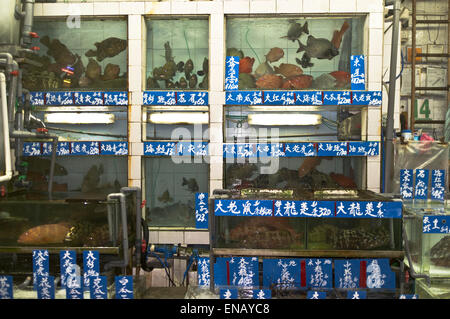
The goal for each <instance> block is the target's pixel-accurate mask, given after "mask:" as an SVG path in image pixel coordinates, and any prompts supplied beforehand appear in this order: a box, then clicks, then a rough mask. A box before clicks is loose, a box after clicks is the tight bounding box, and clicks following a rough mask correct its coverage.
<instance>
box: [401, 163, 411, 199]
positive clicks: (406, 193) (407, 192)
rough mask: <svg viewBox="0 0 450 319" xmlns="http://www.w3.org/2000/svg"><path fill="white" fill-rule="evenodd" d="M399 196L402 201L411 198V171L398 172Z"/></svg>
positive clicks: (402, 170)
mask: <svg viewBox="0 0 450 319" xmlns="http://www.w3.org/2000/svg"><path fill="white" fill-rule="evenodd" d="M400 195H401V196H402V199H412V198H413V170H412V169H401V170H400Z"/></svg>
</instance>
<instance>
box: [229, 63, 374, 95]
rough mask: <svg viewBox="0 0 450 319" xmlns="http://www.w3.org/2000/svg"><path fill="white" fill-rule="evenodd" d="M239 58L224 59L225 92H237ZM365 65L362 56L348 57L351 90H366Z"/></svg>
mask: <svg viewBox="0 0 450 319" xmlns="http://www.w3.org/2000/svg"><path fill="white" fill-rule="evenodd" d="M239 63H240V58H239V56H227V57H226V59H225V91H237V90H239ZM365 66H366V63H365V56H364V55H351V56H350V84H351V89H352V90H358V91H363V90H365V89H366V68H365Z"/></svg>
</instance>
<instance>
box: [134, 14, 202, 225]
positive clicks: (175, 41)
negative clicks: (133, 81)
mask: <svg viewBox="0 0 450 319" xmlns="http://www.w3.org/2000/svg"><path fill="white" fill-rule="evenodd" d="M145 26H146V31H147V33H146V34H147V37H146V76H145V79H146V83H145V89H146V90H147V92H148V94H149V95H151V94H154V92H164V94H168V95H170V94H172V95H170V98H168V99H167V100H166V101H165V103H160V102H158V103H153V104H149V105H144V108H143V112H144V113H145V116H144V117H143V121H144V122H143V135H144V137H143V139H144V141H145V142H144V144H145V146H144V147H145V149H146V150H147V149H149V150H150V149H151V150H152V152H150V151H149V152H147V151H144V157H143V172H144V173H143V176H144V181H143V185H145V186H144V191H145V197H146V198H147V203H146V208H145V210H146V218H147V220H148V221H149V226H150V228H153V227H156V228H160V227H168V228H170V229H190V230H195V214H194V211H195V208H194V206H195V194H196V193H199V192H205V193H206V192H208V181H209V165H208V164H207V162H206V161H205V158H204V157H203V156H205V155H206V153H202V154H201V155H199V156H196V155H195V154H193V153H189V154H190V155H188V156H187V157H186V156H184V159H183V160H182V161H181V162H180V160H181V159H178V160H177V159H176V158H174V157H173V156H172V155H177V154H173V153H171V152H169V151H165V147H166V146H168V144H171V143H172V144H173V145H175V144H176V142H185V143H186V145H187V144H189V143H191V142H192V143H196V144H202V143H206V142H207V141H208V140H209V130H208V123H209V106H208V105H207V103H206V105H189V104H190V103H189V101H187V103H185V105H178V104H177V103H176V102H175V100H176V99H177V98H178V99H179V98H180V97H182V96H185V95H184V94H186V93H185V92H187V91H189V92H204V93H202V94H204V95H205V96H206V94H207V92H206V91H207V90H208V88H209V20H208V17H207V16H204V17H202V16H195V17H194V16H182V17H181V16H179V17H177V16H171V17H170V18H168V17H155V16H152V17H151V18H147V19H146V20H145ZM202 96H203V95H202ZM185 97H186V100H188V98H189V96H187V95H186V96H185ZM155 100H157V98H155ZM155 102H156V101H155ZM144 104H145V102H144ZM186 104H187V105H186ZM163 149H164V150H163ZM185 150H186V151H187V152H189V146H186V148H185ZM191 155H192V156H191Z"/></svg>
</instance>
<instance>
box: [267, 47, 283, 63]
mask: <svg viewBox="0 0 450 319" xmlns="http://www.w3.org/2000/svg"><path fill="white" fill-rule="evenodd" d="M283 56H284V51H283V49H282V48H278V47H274V48H272V49H270V51H269V53H267V54H266V61H267V62H276V61H278V60H279V59H281V58H282V57H283Z"/></svg>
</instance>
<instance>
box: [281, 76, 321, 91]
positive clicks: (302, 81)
mask: <svg viewBox="0 0 450 319" xmlns="http://www.w3.org/2000/svg"><path fill="white" fill-rule="evenodd" d="M312 81H313V77H312V76H311V75H306V74H302V75H297V76H293V77H291V78H288V79H286V80H285V81H284V82H283V86H282V87H281V88H283V89H307V88H309V87H310V86H311V83H312Z"/></svg>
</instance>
